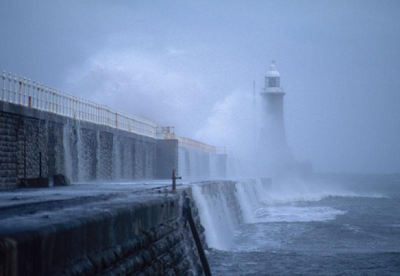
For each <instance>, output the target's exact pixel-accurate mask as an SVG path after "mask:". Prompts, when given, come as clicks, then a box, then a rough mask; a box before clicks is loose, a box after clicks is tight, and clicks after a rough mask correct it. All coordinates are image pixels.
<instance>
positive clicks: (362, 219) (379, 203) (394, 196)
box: [208, 175, 400, 275]
mask: <svg viewBox="0 0 400 276" xmlns="http://www.w3.org/2000/svg"><path fill="white" fill-rule="evenodd" d="M324 177H325V179H326V178H329V179H330V180H329V183H330V184H329V185H328V186H326V185H325V184H323V183H325V182H326V181H325V180H324V181H323V180H318V179H315V180H313V184H312V185H311V186H309V185H303V188H302V189H297V190H296V189H291V188H290V187H293V186H291V185H290V186H289V188H288V189H279V187H278V188H277V189H275V190H273V191H271V193H270V194H269V195H268V196H267V197H265V198H264V200H263V201H262V204H259V205H258V206H255V207H254V208H252V209H251V212H252V218H251V219H249V220H247V221H248V222H247V223H242V224H240V225H239V226H238V227H237V228H236V229H235V232H234V235H233V239H232V241H231V243H230V244H229V246H228V247H226V248H224V249H221V248H220V249H217V248H210V249H209V250H208V259H209V263H210V267H211V270H212V273H213V275H400V177H399V175H385V176H376V175H370V176H365V175H363V176H356V175H341V176H340V175H325V176H324ZM318 183H321V185H320V186H319V184H318ZM293 185H294V184H293ZM293 190H294V191H295V192H293ZM314 190H318V192H317V193H315V192H314Z"/></svg>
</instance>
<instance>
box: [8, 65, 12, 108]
mask: <svg viewBox="0 0 400 276" xmlns="http://www.w3.org/2000/svg"><path fill="white" fill-rule="evenodd" d="M12 81H13V78H12V75H11V72H8V97H7V101H8V102H10V103H12V99H11V97H12Z"/></svg>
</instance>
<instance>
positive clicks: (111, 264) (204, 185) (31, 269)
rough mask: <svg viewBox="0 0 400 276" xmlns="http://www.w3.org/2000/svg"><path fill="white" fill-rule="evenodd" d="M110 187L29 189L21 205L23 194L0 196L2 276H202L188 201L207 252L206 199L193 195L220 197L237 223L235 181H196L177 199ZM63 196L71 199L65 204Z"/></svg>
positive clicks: (163, 192) (239, 213) (182, 188)
mask: <svg viewBox="0 0 400 276" xmlns="http://www.w3.org/2000/svg"><path fill="white" fill-rule="evenodd" d="M109 185H111V184H104V186H103V190H102V185H99V186H98V187H97V188H96V189H94V188H90V187H91V186H92V185H80V187H81V188H79V189H75V188H74V187H73V186H70V187H53V188H50V189H45V190H44V191H45V192H44V193H47V194H48V195H47V196H43V192H42V193H37V192H35V189H33V190H30V191H32V193H31V194H30V196H27V197H26V200H27V201H26V202H24V201H22V203H21V202H18V203H16V202H15V201H13V200H12V198H15V197H16V196H19V197H21V200H22V197H23V195H22V194H23V193H21V192H22V191H19V190H18V191H10V192H4V193H2V194H0V198H1V202H2V204H0V211H1V212H0V214H1V215H0V275H5V276H11V275H13V276H16V275H54V276H55V275H75V276H84V275H204V274H203V264H202V263H201V261H200V258H199V253H198V249H197V246H196V243H195V241H194V237H193V232H192V231H191V229H190V227H189V223H188V220H187V217H186V215H185V212H184V211H183V210H184V208H183V206H184V202H185V198H187V197H189V198H190V199H191V201H190V202H191V212H192V216H193V217H194V221H195V225H196V228H197V232H198V234H199V238H200V241H201V244H202V247H203V248H204V249H206V248H207V242H206V241H207V237H206V235H207V232H206V229H205V228H204V227H203V223H206V224H209V223H210V221H207V218H206V217H205V216H204V215H203V216H202V215H201V213H204V210H203V209H204V206H203V205H204V200H201V199H200V198H199V195H198V194H197V195H196V193H195V191H194V190H195V189H199V190H200V191H201V195H202V197H204V198H214V197H215V196H218V197H219V196H221V195H222V194H221V193H223V196H224V200H223V201H224V202H225V203H224V204H226V206H227V207H228V209H229V211H230V212H231V213H232V215H233V216H235V218H236V222H235V223H240V222H241V221H242V211H241V209H240V203H239V201H238V200H237V198H236V193H237V190H236V185H237V183H236V182H232V181H207V182H199V183H193V184H191V185H184V186H180V187H179V189H178V191H177V193H176V194H171V193H168V192H167V190H168V189H167V190H166V189H165V188H160V189H158V190H157V189H155V190H152V191H148V192H141V193H135V192H134V190H131V192H127V191H129V190H130V189H131V188H130V187H129V185H122V187H121V190H118V189H116V188H112V190H110V186H109ZM114 187H115V186H114ZM132 187H134V186H132ZM90 189H91V190H90ZM62 191H64V192H68V191H75V193H76V194H75V196H74V197H71V198H69V199H67V198H64V197H63V196H62V194H63V192H62ZM90 191H93V192H90ZM26 192H28V193H29V191H26ZM26 192H25V193H24V194H25V195H26ZM64 194H65V193H64ZM66 194H68V193H66ZM25 195H24V196H25ZM88 195H90V196H89V197H88ZM35 197H38V198H36V199H35ZM42 197H43V198H45V200H39V198H42ZM200 201H202V202H200ZM219 204H221V203H219ZM199 208H201V209H202V210H199ZM208 208H213V206H208ZM228 209H227V210H228ZM216 211H218V209H217V210H216ZM226 215H228V214H226ZM203 220H204V221H203ZM208 231H210V229H208ZM216 234H217V233H216ZM218 234H222V235H224V234H225V233H218ZM213 236H215V235H213Z"/></svg>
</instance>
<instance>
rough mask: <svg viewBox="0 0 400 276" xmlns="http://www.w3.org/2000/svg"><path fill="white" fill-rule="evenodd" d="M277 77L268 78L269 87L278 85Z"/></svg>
mask: <svg viewBox="0 0 400 276" xmlns="http://www.w3.org/2000/svg"><path fill="white" fill-rule="evenodd" d="M276 81H277V79H276V78H268V87H276V86H277V85H276Z"/></svg>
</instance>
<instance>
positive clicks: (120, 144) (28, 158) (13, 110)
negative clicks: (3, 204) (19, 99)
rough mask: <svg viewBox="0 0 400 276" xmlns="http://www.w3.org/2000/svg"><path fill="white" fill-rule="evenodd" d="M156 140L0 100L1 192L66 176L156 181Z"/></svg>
mask: <svg viewBox="0 0 400 276" xmlns="http://www.w3.org/2000/svg"><path fill="white" fill-rule="evenodd" d="M156 146H157V140H156V139H154V138H151V137H146V136H142V135H138V134H135V133H132V132H128V131H123V130H118V129H115V128H112V127H108V126H104V125H98V124H94V123H90V122H84V121H80V120H74V119H71V118H69V117H65V116H60V115H57V114H54V113H51V112H45V111H41V110H38V109H33V108H29V107H25V106H20V105H15V104H12V103H8V102H3V101H0V150H1V155H0V189H7V188H15V187H17V185H18V183H19V181H20V179H22V178H24V174H25V173H26V177H27V178H35V177H38V176H39V153H41V154H42V176H43V177H48V178H50V180H51V179H52V177H53V175H55V174H64V175H66V176H67V177H68V178H69V179H71V180H72V181H73V182H82V181H91V180H112V179H114V180H115V179H127V180H132V179H152V178H155V175H156Z"/></svg>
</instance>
